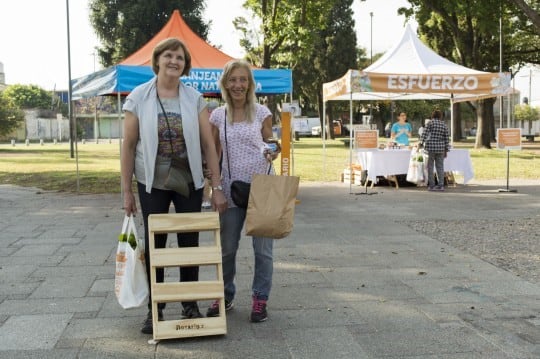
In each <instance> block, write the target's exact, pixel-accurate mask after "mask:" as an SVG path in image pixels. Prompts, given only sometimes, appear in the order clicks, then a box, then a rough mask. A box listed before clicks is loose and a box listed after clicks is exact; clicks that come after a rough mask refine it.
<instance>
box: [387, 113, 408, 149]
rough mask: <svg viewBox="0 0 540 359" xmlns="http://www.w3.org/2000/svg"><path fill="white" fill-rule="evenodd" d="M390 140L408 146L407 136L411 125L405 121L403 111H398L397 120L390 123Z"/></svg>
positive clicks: (405, 115) (405, 117) (405, 116)
mask: <svg viewBox="0 0 540 359" xmlns="http://www.w3.org/2000/svg"><path fill="white" fill-rule="evenodd" d="M390 133H391V137H392V140H393V141H394V142H397V143H399V144H400V145H404V146H408V145H409V138H410V137H411V133H412V126H411V124H410V123H408V122H407V114H406V113H405V112H400V113H399V116H398V121H397V122H395V123H394V124H393V125H392V129H391V130H390Z"/></svg>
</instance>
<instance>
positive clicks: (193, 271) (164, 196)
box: [137, 182, 203, 309]
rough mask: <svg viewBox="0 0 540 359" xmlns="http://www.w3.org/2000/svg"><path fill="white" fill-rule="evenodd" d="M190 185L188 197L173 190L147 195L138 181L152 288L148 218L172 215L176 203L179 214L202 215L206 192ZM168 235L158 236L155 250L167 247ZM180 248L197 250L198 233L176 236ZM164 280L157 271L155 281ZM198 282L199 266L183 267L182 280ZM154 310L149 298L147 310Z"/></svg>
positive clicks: (159, 305) (161, 269) (153, 190)
mask: <svg viewBox="0 0 540 359" xmlns="http://www.w3.org/2000/svg"><path fill="white" fill-rule="evenodd" d="M192 187H193V186H190V195H189V198H187V197H184V196H182V195H181V194H179V193H176V192H174V191H168V190H162V189H157V188H152V192H151V193H147V192H146V186H145V185H143V184H142V183H140V182H137V190H138V192H139V202H140V203H141V212H142V215H143V221H144V245H145V247H144V248H146V250H145V251H144V260H145V262H146V275H147V278H148V285H150V251H149V248H150V246H149V243H150V236H149V233H148V216H149V215H151V214H159V213H169V207H170V206H171V203H173V204H174V209H175V212H176V213H187V212H200V211H201V204H202V195H203V190H202V189H199V190H195V189H194V188H192ZM167 237H168V234H155V235H154V242H155V243H154V245H155V248H165V246H166V245H167ZM176 240H177V243H178V247H180V248H182V247H198V246H199V232H189V233H178V234H177V235H176ZM163 278H164V269H163V268H157V269H156V282H157V283H162V282H163ZM198 280H199V267H180V281H181V282H193V281H198ZM182 304H183V305H184V306H185V305H190V304H193V302H183V303H182ZM151 307H152V300H151V296H150V295H149V296H148V309H150V308H151ZM158 307H159V308H160V309H163V308H165V303H159V304H158Z"/></svg>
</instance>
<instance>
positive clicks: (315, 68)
mask: <svg viewBox="0 0 540 359" xmlns="http://www.w3.org/2000/svg"><path fill="white" fill-rule="evenodd" d="M352 3H353V1H352V0H337V1H335V2H334V5H333V6H332V8H331V9H330V11H329V12H328V13H327V14H326V19H325V22H324V24H323V25H324V26H323V29H321V30H319V31H318V32H315V33H314V35H315V39H314V41H313V47H312V49H311V52H309V53H306V54H305V55H306V57H304V58H299V59H298V60H299V61H298V63H300V64H301V66H297V67H296V68H295V75H296V76H295V78H296V79H297V81H295V91H296V93H297V94H298V95H299V96H300V97H301V98H302V99H305V100H306V101H305V102H307V103H308V104H312V105H316V107H317V108H318V112H319V118H320V119H321V126H322V123H323V122H324V121H323V117H324V116H327V117H328V118H329V121H328V122H327V123H328V124H329V126H328V132H329V135H330V137H332V138H333V136H334V133H333V132H334V131H333V126H332V125H331V124H332V119H334V116H333V115H332V105H330V104H329V106H328V110H329V111H328V114H323V113H321V111H322V108H323V96H322V85H323V83H325V82H329V81H332V80H335V79H336V78H338V77H340V76H343V75H344V74H345V73H346V72H347V70H349V69H351V68H356V67H357V66H358V59H357V56H356V55H357V53H356V51H355V49H356V33H355V30H354V20H353V13H352V10H351V5H352ZM321 128H322V127H321Z"/></svg>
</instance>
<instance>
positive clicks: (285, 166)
mask: <svg viewBox="0 0 540 359" xmlns="http://www.w3.org/2000/svg"><path fill="white" fill-rule="evenodd" d="M290 163H291V113H290V112H282V113H281V175H282V176H288V175H289V174H290V173H289V172H290Z"/></svg>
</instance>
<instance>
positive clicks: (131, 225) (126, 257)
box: [114, 215, 148, 309]
mask: <svg viewBox="0 0 540 359" xmlns="http://www.w3.org/2000/svg"><path fill="white" fill-rule="evenodd" d="M133 247H135V248H133ZM114 292H115V294H116V298H117V299H118V303H119V304H120V305H121V306H122V308H124V309H129V308H136V307H140V306H141V305H143V304H144V302H145V301H146V298H147V297H148V279H147V278H146V269H145V264H144V241H142V240H141V239H140V238H139V237H138V236H137V228H136V226H135V220H134V218H133V215H131V216H129V217H128V216H126V217H125V218H124V224H123V225H122V232H121V233H120V236H119V241H118V249H117V250H116V272H115V277H114Z"/></svg>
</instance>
